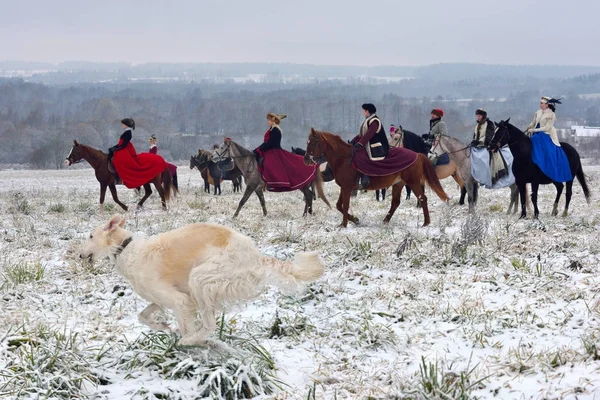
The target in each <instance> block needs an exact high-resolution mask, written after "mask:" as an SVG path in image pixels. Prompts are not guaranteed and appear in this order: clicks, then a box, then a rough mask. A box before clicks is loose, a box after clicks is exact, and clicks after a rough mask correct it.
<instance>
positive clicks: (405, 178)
mask: <svg viewBox="0 0 600 400" xmlns="http://www.w3.org/2000/svg"><path fill="white" fill-rule="evenodd" d="M323 156H324V157H325V159H326V160H327V164H328V165H330V166H331V168H332V169H333V176H334V177H335V182H336V183H337V184H338V186H339V187H340V188H341V191H340V197H339V198H338V201H337V209H338V210H339V212H341V213H342V215H343V216H344V218H343V220H342V226H343V227H346V226H347V225H348V220H350V222H353V223H355V224H358V218H356V217H355V216H354V215H352V214H349V213H348V210H349V209H350V195H351V193H352V190H354V189H356V188H357V187H358V176H359V175H358V171H356V170H355V169H354V168H353V167H352V164H351V162H352V145H350V144H348V143H346V142H345V141H344V140H343V139H342V138H341V137H340V136H337V135H333V134H331V133H327V132H320V131H316V130H314V129H313V128H311V130H310V134H309V135H308V144H307V146H306V154H305V155H304V162H305V163H307V164H310V163H314V162H315V160H318V159H319V158H321V157H323ZM424 183H427V184H428V185H429V187H431V189H432V190H433V191H434V192H435V193H436V194H437V195H438V197H439V198H440V199H442V200H443V201H448V200H449V198H448V195H447V194H446V193H445V192H444V189H443V188H442V185H441V184H440V180H439V179H438V177H437V175H436V173H435V168H434V167H433V165H432V164H431V161H429V159H428V158H427V157H426V156H425V155H423V154H420V153H418V154H417V160H416V161H415V162H414V163H413V164H412V165H411V166H410V167H408V168H406V169H404V170H402V171H400V172H397V173H395V174H392V175H386V176H374V177H371V182H370V184H369V186H368V187H367V189H368V190H375V189H383V188H386V187H389V186H393V188H392V205H391V207H390V211H389V212H388V213H387V215H386V217H385V219H384V220H383V222H384V223H388V222H390V219H391V218H392V216H393V215H394V212H395V211H396V209H397V208H398V206H399V205H400V195H401V193H402V188H403V187H404V185H407V186H408V187H410V188H411V189H412V191H413V192H414V193H415V195H416V196H417V199H419V201H420V202H421V205H422V207H423V216H424V218H425V221H424V222H423V226H427V225H429V223H430V222H431V220H430V218H429V209H428V208H427V196H425V193H424V191H423V189H422V187H421V185H422V184H424Z"/></svg>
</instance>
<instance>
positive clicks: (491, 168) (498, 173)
mask: <svg viewBox="0 0 600 400" xmlns="http://www.w3.org/2000/svg"><path fill="white" fill-rule="evenodd" d="M475 117H476V118H477V125H476V126H475V132H474V133H473V140H472V141H471V155H473V157H475V158H483V157H485V158H486V160H488V161H487V162H486V166H485V167H482V166H479V167H480V169H483V170H481V171H478V172H479V173H478V172H476V171H473V174H472V175H473V177H474V178H475V180H477V181H478V182H479V183H480V184H482V185H485V186H490V185H495V184H496V182H498V180H499V179H501V178H503V177H505V176H506V175H507V174H508V165H507V163H506V161H505V160H504V158H503V157H502V153H501V152H499V151H498V150H499V149H490V148H489V146H490V142H491V141H492V139H493V138H494V133H495V132H496V125H495V124H494V122H493V121H490V119H489V118H488V116H487V111H485V110H484V109H483V108H478V109H477V110H476V111H475ZM487 149H489V151H488V150H487ZM482 151H487V154H483V153H481V152H482ZM476 165H477V163H473V162H472V163H471V169H472V170H473V169H474V168H475V166H476ZM480 176H485V177H486V179H477V178H478V177H480Z"/></svg>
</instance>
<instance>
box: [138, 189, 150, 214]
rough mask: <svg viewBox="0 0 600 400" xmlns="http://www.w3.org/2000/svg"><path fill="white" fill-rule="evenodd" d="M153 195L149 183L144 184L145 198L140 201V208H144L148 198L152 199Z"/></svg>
mask: <svg viewBox="0 0 600 400" xmlns="http://www.w3.org/2000/svg"><path fill="white" fill-rule="evenodd" d="M151 194H152V188H151V187H150V184H149V183H146V184H144V197H142V198H141V199H140V201H139V202H138V208H142V206H143V205H144V202H145V201H146V199H147V198H148V197H150V195H151Z"/></svg>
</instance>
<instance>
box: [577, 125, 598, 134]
mask: <svg viewBox="0 0 600 400" xmlns="http://www.w3.org/2000/svg"><path fill="white" fill-rule="evenodd" d="M571 130H572V134H573V136H577V137H600V127H592V126H579V125H573V126H571Z"/></svg>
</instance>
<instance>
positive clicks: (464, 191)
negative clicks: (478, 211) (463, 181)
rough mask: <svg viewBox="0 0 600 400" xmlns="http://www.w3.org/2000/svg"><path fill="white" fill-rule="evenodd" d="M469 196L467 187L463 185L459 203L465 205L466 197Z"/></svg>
mask: <svg viewBox="0 0 600 400" xmlns="http://www.w3.org/2000/svg"><path fill="white" fill-rule="evenodd" d="M466 196H467V188H466V186H463V187H462V188H461V189H460V200H459V201H458V205H459V206H464V205H465V197H466Z"/></svg>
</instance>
